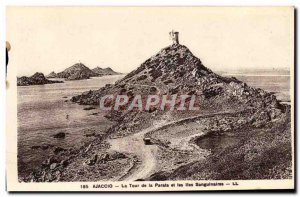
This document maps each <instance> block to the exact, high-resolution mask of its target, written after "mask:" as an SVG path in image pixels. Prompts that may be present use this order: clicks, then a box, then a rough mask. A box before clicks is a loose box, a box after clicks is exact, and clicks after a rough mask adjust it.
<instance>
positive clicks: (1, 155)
mask: <svg viewBox="0 0 300 197" xmlns="http://www.w3.org/2000/svg"><path fill="white" fill-rule="evenodd" d="M7 5H10V6H24V5H28V6H50V5H52V6H53V5H59V6H87V5H89V6H97V5H98V6H100V5H102V6H103V5H112V6H117V5H118V6H120V5H121V6H146V5H151V6H155V5H158V6H166V5H169V6H176V5H185V6H195V5H198V6H200V5H201V6H205V5H206V6H291V5H294V6H295V7H296V8H299V7H300V6H299V5H300V1H297V0H251V1H250V0H248V1H241V0H222V1H220V0H219V1H217V0H202V1H201V0H200V1H199V0H198V1H197V0H185V1H180V0H131V1H130V0H127V1H125V0H123V1H122V0H110V1H99V0H81V1H79V0H66V1H62V0H52V1H50V0H48V1H47V0H45V1H38V0H2V1H0V16H1V17H0V24H1V25H0V31H1V34H0V35H4V36H1V37H0V39H1V40H0V42H1V44H2V46H4V44H5V32H6V31H5V24H6V22H5V7H6V6H7ZM298 12H299V10H298ZM298 14H299V13H298ZM298 35H299V34H298V32H297V37H298ZM295 36H296V35H295ZM296 46H297V45H296ZM2 50H3V56H1V57H4V48H3V49H2ZM295 55H297V56H298V55H299V51H297V54H295ZM1 61H2V62H1V63H2V64H1V65H3V66H1V67H0V79H1V81H2V82H1V83H0V88H1V90H2V92H5V83H4V81H5V74H4V71H5V69H4V65H5V58H1ZM295 74H296V73H295ZM297 75H298V72H297ZM297 85H298V84H297ZM298 87H299V86H298ZM298 87H297V92H299V89H298ZM297 96H298V95H297ZM0 107H1V109H2V110H0V128H1V137H2V138H1V139H2V142H1V143H0V149H1V152H0V177H1V178H0V185H1V187H2V188H1V195H4V196H6V195H8V193H7V192H6V191H5V185H6V183H5V182H6V181H5V176H6V175H5V161H6V159H5V147H6V143H7V142H5V139H6V137H5V130H6V129H5V128H6V125H5V123H6V120H5V110H4V109H5V93H2V94H0ZM295 121H296V123H297V122H298V121H297V120H295ZM297 136H298V139H297V140H299V134H298V135H297ZM296 157H297V158H299V152H298V155H297V156H296ZM296 172H298V171H296ZM297 177H298V176H297ZM29 195H30V194H29ZM39 195H40V194H39ZM39 195H38V196H39ZM101 195H104V194H101ZM159 195H161V194H159ZM202 195H203V194H202ZM229 195H230V194H229ZM256 195H257V194H256Z"/></svg>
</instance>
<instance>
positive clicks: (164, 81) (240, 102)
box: [72, 44, 278, 110]
mask: <svg viewBox="0 0 300 197" xmlns="http://www.w3.org/2000/svg"><path fill="white" fill-rule="evenodd" d="M120 92H123V93H129V94H131V93H133V94H143V95H144V94H196V95H198V96H200V97H201V98H202V99H201V100H202V102H203V103H202V106H203V107H208V108H210V109H212V108H215V109H216V110H221V109H222V108H231V107H232V105H234V106H235V105H236V106H239V108H245V107H251V108H260V107H262V106H264V107H271V108H272V107H277V106H278V101H277V100H276V97H275V96H274V95H272V94H271V93H268V92H265V91H264V90H262V89H257V88H252V87H249V86H248V85H247V84H246V83H243V82H242V81H239V80H237V79H236V78H234V77H231V78H229V77H223V76H220V75H217V74H215V73H214V72H212V71H211V70H210V69H208V68H207V67H205V66H204V65H203V64H202V62H201V60H200V59H199V58H197V57H195V56H194V55H193V54H192V52H191V51H190V50H189V49H188V48H187V47H186V46H184V45H180V44H173V45H171V46H168V47H166V48H164V49H162V50H161V51H160V52H158V53H157V54H156V55H154V56H152V57H151V58H149V59H147V60H146V61H145V62H144V63H142V64H141V66H140V67H138V68H137V69H136V70H134V71H132V72H131V73H129V74H127V75H126V76H125V77H124V78H122V79H121V80H119V81H117V82H116V83H115V84H114V85H107V86H106V87H103V88H100V89H99V90H97V91H90V92H86V93H84V94H82V95H79V96H75V97H73V99H72V100H73V101H74V102H78V103H80V104H94V105H97V104H99V98H100V97H101V96H102V95H105V94H108V93H109V94H111V93H114V94H117V93H120Z"/></svg>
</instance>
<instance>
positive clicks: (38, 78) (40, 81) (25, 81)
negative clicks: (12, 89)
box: [17, 72, 63, 86]
mask: <svg viewBox="0 0 300 197" xmlns="http://www.w3.org/2000/svg"><path fill="white" fill-rule="evenodd" d="M52 83H63V82H62V81H54V80H48V79H46V77H45V76H44V74H43V73H39V72H37V73H35V74H34V75H32V76H31V77H25V76H23V77H20V78H17V86H30V85H44V84H52Z"/></svg>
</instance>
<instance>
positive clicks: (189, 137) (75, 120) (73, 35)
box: [6, 6, 295, 192]
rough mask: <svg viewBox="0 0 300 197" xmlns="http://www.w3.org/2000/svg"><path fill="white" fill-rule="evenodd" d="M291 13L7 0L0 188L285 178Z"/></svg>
mask: <svg viewBox="0 0 300 197" xmlns="http://www.w3.org/2000/svg"><path fill="white" fill-rule="evenodd" d="M294 12H295V10H294V7H97V6H95V7H76V6H75V7H54V6H52V7H51V6H49V7H22V6H19V7H14V6H8V7H7V8H6V70H7V79H6V80H7V81H6V92H7V93H6V94H7V99H6V100H7V103H6V108H7V115H6V116H7V117H8V118H7V131H6V135H7V136H6V142H7V149H6V154H7V161H6V168H7V187H8V190H9V191H102V192H103V191H198V190H255V189H294V187H295V186H294V180H295V177H294V176H295V174H294V168H295V166H294V151H295V150H294V132H295V130H294V59H295V57H294V55H295V54H294ZM12 123H14V124H12Z"/></svg>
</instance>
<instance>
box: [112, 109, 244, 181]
mask: <svg viewBox="0 0 300 197" xmlns="http://www.w3.org/2000/svg"><path fill="white" fill-rule="evenodd" d="M234 113H240V112H234ZM228 114H233V113H230V112H223V113H215V114H209V115H198V116H193V117H189V118H184V119H179V120H176V121H169V122H168V121H166V120H162V121H160V122H157V123H155V124H154V125H155V126H154V127H150V128H147V129H144V130H142V131H140V132H138V133H136V134H133V135H129V136H126V137H122V138H117V139H109V140H108V142H109V143H110V144H111V150H114V151H117V152H126V153H131V154H134V155H136V156H137V157H138V158H139V159H140V160H141V163H140V164H139V165H138V166H137V168H136V169H134V170H133V172H132V171H130V172H128V174H127V175H125V176H124V177H122V181H135V180H137V179H143V178H146V177H149V176H150V175H151V174H152V173H154V171H155V167H156V163H157V162H156V158H157V157H156V154H157V150H158V148H159V147H158V146H157V145H145V144H144V141H143V138H144V135H145V134H146V133H148V132H152V131H155V130H157V129H161V128H166V127H169V126H172V125H174V124H177V123H182V122H185V121H193V120H195V119H198V118H207V117H213V116H215V115H228Z"/></svg>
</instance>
